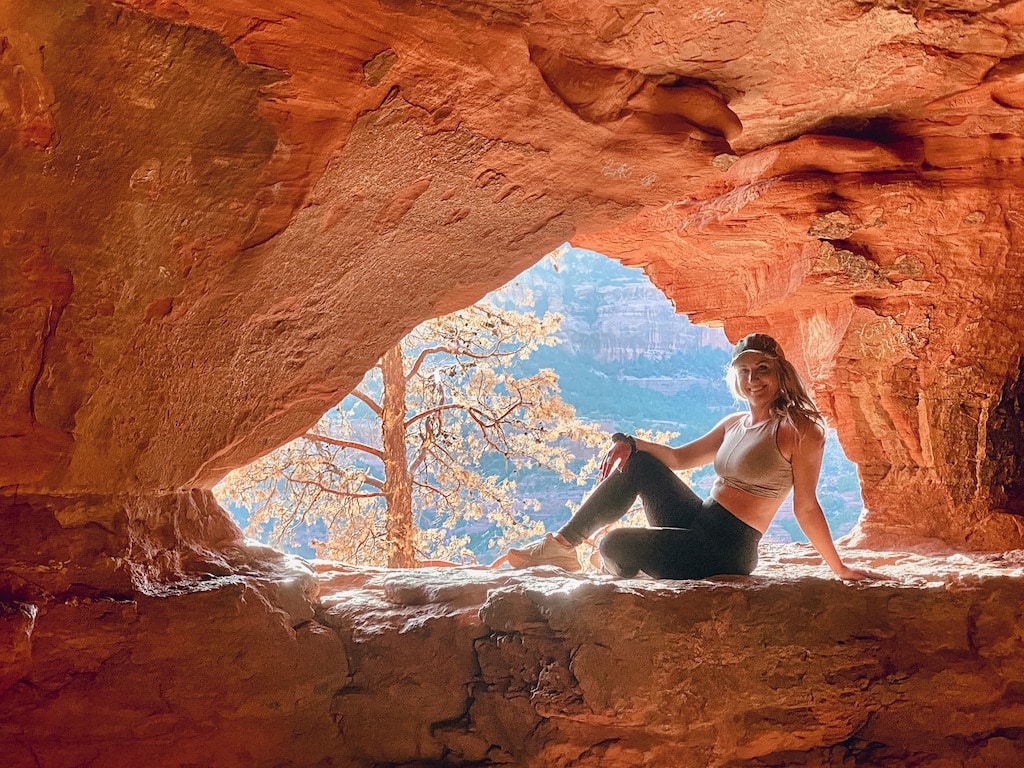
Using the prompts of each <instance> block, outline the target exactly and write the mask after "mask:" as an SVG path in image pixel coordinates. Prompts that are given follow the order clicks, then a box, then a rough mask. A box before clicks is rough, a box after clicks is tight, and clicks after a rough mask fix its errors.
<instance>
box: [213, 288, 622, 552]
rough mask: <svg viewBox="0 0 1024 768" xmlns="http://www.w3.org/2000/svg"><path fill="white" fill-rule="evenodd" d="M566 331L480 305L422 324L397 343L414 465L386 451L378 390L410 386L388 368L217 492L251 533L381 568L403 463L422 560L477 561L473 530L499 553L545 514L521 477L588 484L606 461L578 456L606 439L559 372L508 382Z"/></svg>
mask: <svg viewBox="0 0 1024 768" xmlns="http://www.w3.org/2000/svg"><path fill="white" fill-rule="evenodd" d="M519 300H520V302H528V301H529V297H528V296H525V297H520V298H519ZM560 322H561V318H560V317H559V316H558V315H555V314H546V315H544V316H542V317H537V316H534V315H531V314H528V313H524V312H518V311H515V310H513V309H507V308H502V307H499V306H496V305H493V304H485V303H481V304H477V305H475V306H472V307H469V308H467V309H464V310H461V311H459V312H455V313H453V314H451V315H447V316H445V317H441V318H437V319H436V320H431V321H428V322H426V323H424V324H423V325H421V326H419V327H418V328H416V329H415V330H414V331H413V332H412V333H410V334H409V335H408V336H407V337H406V338H405V339H403V340H402V342H401V349H402V353H403V361H404V362H403V369H404V377H405V380H404V388H405V393H406V394H405V403H406V417H405V434H406V441H405V443H406V450H405V452H404V455H400V456H398V455H389V454H388V452H387V451H386V450H385V447H384V446H383V445H382V441H381V434H380V416H381V413H382V411H381V400H382V397H381V396H382V393H383V392H384V391H385V389H386V388H387V387H389V386H392V387H399V386H402V385H403V382H389V381H387V380H385V379H384V378H383V374H382V370H381V366H380V365H378V366H377V367H376V368H375V369H373V370H371V371H370V372H369V373H367V375H366V377H364V379H363V381H362V382H361V383H360V384H359V386H358V387H357V388H356V390H355V391H354V392H353V393H352V394H351V395H349V396H348V397H347V398H345V400H343V401H342V402H341V403H340V404H339V405H338V406H336V407H335V408H333V409H331V410H330V411H328V413H326V414H325V415H324V416H323V418H322V419H321V420H320V422H319V423H318V424H317V425H316V426H315V427H314V428H313V429H311V430H310V431H309V432H308V433H307V434H306V435H305V436H303V437H300V438H299V439H297V440H294V441H293V442H291V443H288V444H287V445H284V446H282V447H281V448H279V449H277V450H276V451H274V452H273V453H271V454H269V455H267V456H265V457H264V458H262V459H260V460H258V461H256V462H254V463H253V464H250V465H249V466H247V467H244V468H242V469H239V470H236V471H235V472H233V473H231V474H230V475H229V476H228V477H227V478H226V479H225V480H224V482H223V483H221V484H220V485H219V486H218V488H217V489H216V490H217V493H218V496H219V497H220V498H221V500H222V503H224V504H225V505H226V506H228V507H242V508H244V509H246V510H248V514H249V523H248V527H247V532H248V533H249V534H250V535H253V536H256V537H260V538H265V539H268V540H269V541H270V542H271V543H275V544H288V543H295V542H296V541H297V538H298V537H299V536H301V535H308V532H309V531H316V532H319V533H320V535H319V536H318V540H316V541H315V542H311V543H314V545H315V546H316V549H317V553H318V555H319V556H320V557H328V558H332V559H337V560H343V561H346V562H351V563H355V564H367V565H371V564H373V565H379V564H383V563H385V562H386V561H387V552H388V547H387V541H386V537H385V522H386V515H387V507H386V499H385V490H386V487H387V479H388V472H389V469H390V470H391V471H392V472H397V471H398V469H399V465H398V464H397V462H405V468H407V470H408V472H409V474H411V475H412V477H413V487H412V489H411V490H410V493H411V494H412V499H411V502H412V509H413V510H414V514H415V516H416V517H417V519H418V522H419V524H418V525H417V527H416V530H415V531H414V533H413V535H414V537H415V540H414V542H413V545H414V547H415V549H416V551H417V553H418V554H419V556H420V558H421V559H441V560H448V561H453V562H462V563H468V562H474V561H475V556H474V555H473V553H472V552H471V551H470V548H469V542H470V534H469V531H470V530H471V529H475V530H477V531H478V532H482V531H484V530H486V531H489V532H490V536H489V541H488V544H489V548H492V549H496V550H503V549H506V548H507V547H508V546H511V545H514V544H516V543H519V542H521V541H525V540H528V539H531V538H535V537H536V536H538V535H540V534H542V533H543V525H542V523H541V522H540V521H538V520H535V519H533V518H532V517H531V513H535V512H536V511H537V510H538V509H539V508H540V504H539V502H537V501H536V500H533V499H525V498H521V497H520V495H519V494H518V489H517V484H516V480H515V478H516V476H517V475H519V474H522V473H524V472H531V471H534V470H537V469H542V470H546V471H548V472H550V473H553V474H554V475H556V476H557V477H559V478H560V479H561V480H562V481H564V482H575V483H577V484H579V485H582V484H583V483H585V482H587V480H588V478H590V477H591V476H592V475H593V472H594V470H595V468H596V458H595V459H591V460H590V461H589V462H581V460H580V459H579V458H578V454H579V453H581V452H584V451H586V452H587V453H590V454H593V450H592V448H593V446H596V445H599V444H601V443H602V442H604V441H605V440H606V439H607V438H606V434H605V433H604V431H603V430H600V429H598V428H597V427H596V426H595V425H592V424H588V423H585V422H583V421H582V420H580V419H578V418H577V417H576V413H575V409H574V408H573V407H572V406H571V405H569V404H568V403H566V402H564V401H563V400H562V399H561V396H560V390H559V387H558V376H557V375H556V374H555V372H554V371H552V370H550V369H541V370H539V371H537V372H536V373H533V374H530V375H515V374H514V373H513V372H512V366H513V365H514V364H515V363H517V362H520V361H524V360H526V359H527V358H529V356H530V355H531V354H532V353H533V352H534V351H536V350H537V349H538V348H539V347H540V346H541V345H553V344H555V343H557V337H556V336H555V333H556V331H557V329H558V326H559V323H560ZM388 491H389V492H393V491H392V490H391V489H390V488H388Z"/></svg>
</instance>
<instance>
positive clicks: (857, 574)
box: [835, 565, 888, 581]
mask: <svg viewBox="0 0 1024 768" xmlns="http://www.w3.org/2000/svg"><path fill="white" fill-rule="evenodd" d="M835 573H836V576H838V577H839V578H840V579H842V580H843V581H864V580H866V579H886V578H888V576H886V575H885V574H884V573H878V572H877V571H861V570H858V569H856V568H850V567H849V566H847V565H844V566H841V567H840V568H839V569H838V570H837V571H836V572H835Z"/></svg>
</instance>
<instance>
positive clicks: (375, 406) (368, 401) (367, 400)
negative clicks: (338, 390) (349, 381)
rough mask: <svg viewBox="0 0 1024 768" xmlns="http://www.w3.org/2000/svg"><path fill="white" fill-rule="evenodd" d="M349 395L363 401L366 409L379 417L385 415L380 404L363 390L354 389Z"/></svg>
mask: <svg viewBox="0 0 1024 768" xmlns="http://www.w3.org/2000/svg"><path fill="white" fill-rule="evenodd" d="M349 394H350V395H352V397H354V398H356V399H357V400H361V401H362V402H363V403H364V404H365V405H366V407H367V408H369V409H370V410H371V411H373V412H374V413H375V414H377V416H380V415H381V413H383V411H381V408H380V404H379V403H378V402H377V401H376V400H374V399H373V398H372V397H370V396H369V395H368V394H366V393H365V392H363V391H362V390H361V389H353V390H352V391H351V392H349Z"/></svg>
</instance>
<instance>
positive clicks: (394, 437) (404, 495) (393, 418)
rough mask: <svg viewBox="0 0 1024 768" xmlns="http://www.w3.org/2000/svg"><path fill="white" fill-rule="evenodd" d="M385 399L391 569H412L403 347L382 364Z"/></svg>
mask: <svg viewBox="0 0 1024 768" xmlns="http://www.w3.org/2000/svg"><path fill="white" fill-rule="evenodd" d="M381 373H382V379H383V383H384V397H383V403H382V404H381V410H382V414H381V433H382V437H383V449H384V498H385V501H386V502H387V506H388V510H387V525H386V529H385V530H386V534H387V551H388V567H389V568H413V567H415V566H416V552H415V549H414V548H413V519H412V475H411V474H409V454H408V451H407V448H406V439H405V438H406V435H405V413H406V406H405V396H406V392H405V368H404V367H403V364H402V347H401V345H400V344H396V345H395V346H394V347H392V348H391V349H389V350H388V351H387V353H385V355H384V358H383V360H382V361H381Z"/></svg>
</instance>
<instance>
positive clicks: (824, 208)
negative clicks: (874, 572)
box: [0, 0, 1024, 548]
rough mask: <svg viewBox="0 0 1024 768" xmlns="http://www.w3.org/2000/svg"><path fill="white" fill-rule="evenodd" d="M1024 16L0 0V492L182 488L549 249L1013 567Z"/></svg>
mask: <svg viewBox="0 0 1024 768" xmlns="http://www.w3.org/2000/svg"><path fill="white" fill-rule="evenodd" d="M1022 109H1024V3H1022V2H1003V3H984V2H976V1H974V0H952V1H950V2H946V1H944V0H935V1H927V0H926V1H924V2H902V1H900V0H896V1H894V2H877V3H876V2H865V1H856V0H838V1H836V0H828V1H827V2H826V1H825V0H817V1H814V0H812V1H811V2H779V1H777V2H749V0H726V1H725V2H721V3H716V4H708V3H706V2H696V1H692V2H691V1H689V0H664V1H662V2H644V3H639V2H614V3H613V2H601V1H599V0H591V1H590V2H580V1H578V0H577V1H575V2H574V1H573V0H564V1H562V0H545V1H544V2H534V3H522V2H506V1H505V0H493V1H490V2H489V1H487V0H483V1H480V2H472V1H469V0H467V1H466V2H444V3H439V2H402V1H400V0H393V1H392V2H371V1H370V0H360V2H347V3H340V2H310V0H264V1H262V2H257V1H256V0H244V1H243V0H202V1H200V0H177V1H175V0H119V1H117V2H100V1H98V0H97V1H96V2H70V3H66V2H56V1H53V2H39V0H3V2H0V164H2V173H3V179H4V183H3V185H2V188H0V236H2V239H0V248H2V261H0V291H2V296H3V318H4V320H3V322H4V333H3V334H2V336H0V345H2V349H3V357H4V359H5V360H6V361H7V365H6V366H5V368H4V372H3V376H4V386H3V388H2V389H0V408H2V416H3V421H2V424H3V427H2V429H3V435H2V436H0V459H2V461H0V485H3V487H4V488H6V489H9V490H16V491H17V492H18V493H22V494H25V493H30V494H51V493H52V494H58V495H62V496H69V495H72V496H73V495H78V494H99V495H109V494H118V493H141V494H154V493H158V494H166V493H177V492H179V491H187V490H188V489H192V488H199V489H204V488H209V487H210V486H211V485H212V484H213V483H214V482H216V480H217V479H218V478H220V477H221V476H222V475H223V474H224V473H225V472H227V471H228V470H230V469H231V468H233V467H236V466H240V465H242V464H244V463H245V462H247V461H249V460H251V459H253V458H254V457H256V456H257V455H259V454H261V453H262V452H265V451H266V450H268V449H270V448H272V447H273V446H275V445H278V444H280V443H282V442H284V441H286V440H287V439H289V438H290V437H292V436H293V435H295V434H297V433H299V432H301V431H302V430H304V429H305V428H306V427H307V426H308V425H309V424H310V423H312V422H313V421H314V420H315V419H316V418H317V417H318V416H319V415H320V414H321V413H322V412H323V411H324V410H326V409H327V408H328V407H329V406H330V405H331V404H333V403H334V402H336V401H337V400H338V399H339V397H340V396H341V395H343V394H344V393H345V392H346V391H347V389H348V388H350V387H351V386H352V384H353V383H354V382H355V381H356V380H357V378H358V377H359V376H360V375H361V374H362V372H363V371H364V370H365V369H366V368H367V367H368V366H369V365H370V364H371V363H372V362H373V361H374V359H375V358H376V356H377V355H378V354H379V353H380V352H381V350H383V349H384V348H386V347H387V346H388V345H389V344H390V343H392V342H393V341H394V340H395V339H397V338H398V337H400V336H401V335H402V334H404V333H405V332H406V331H407V330H408V329H409V328H411V327H412V326H413V325H415V324H416V323H418V322H419V321H421V320H423V319H425V318H427V317H430V316H432V315H436V314H438V313H442V312H446V311H449V310H452V309H454V308H456V307H459V306H463V305H465V304H467V303H469V302H472V301H474V300H476V299H477V298H479V297H480V296H482V295H483V294H484V293H485V292H486V291H488V290H489V289H492V288H494V287H496V286H498V285H500V284H502V283H503V282H505V281H507V280H508V279H510V278H512V277H513V276H515V275H516V274H517V273H518V272H520V271H521V270H523V269H524V268H526V267H528V266H529V265H530V264H532V263H533V262H534V261H536V260H537V259H538V258H539V257H540V256H541V255H543V254H544V253H546V252H547V251H550V250H551V249H553V248H554V247H556V246H558V245H559V244H560V243H562V242H564V241H566V240H569V241H571V242H573V243H574V244H578V245H582V246H586V247H590V248H594V249H596V250H599V251H602V252H604V253H607V254H609V255H610V256H612V257H614V258H617V259H620V260H622V261H623V262H625V263H626V264H630V265H636V266H640V267H643V269H644V270H645V271H646V272H647V274H648V275H649V276H650V277H651V279H652V280H653V281H654V282H655V283H656V284H657V285H658V286H659V287H660V288H661V289H662V290H664V292H665V293H666V294H667V295H668V296H669V297H670V298H671V299H672V300H673V301H674V302H675V305H676V307H677V308H678V310H679V311H681V312H686V313H688V314H690V315H691V317H693V318H694V319H696V320H697V321H700V322H705V323H712V324H724V327H725V329H726V331H727V333H728V334H729V335H730V336H731V337H733V338H735V337H736V336H738V335H740V334H742V333H745V332H747V331H749V330H762V329H763V330H769V331H771V332H773V333H775V334H776V335H777V336H779V337H780V339H782V340H783V341H784V344H785V346H786V348H787V349H788V350H789V351H790V355H791V356H792V357H794V358H795V359H796V360H797V361H798V363H799V364H800V365H801V366H802V367H803V370H804V371H805V372H806V373H807V374H808V375H809V376H810V377H811V378H812V379H813V381H814V383H815V389H816V391H817V393H818V398H819V400H820V401H821V402H822V404H823V405H824V407H825V408H826V409H827V410H828V411H829V412H830V414H831V415H832V417H833V418H834V421H835V424H836V425H837V427H838V429H839V432H840V436H841V440H842V442H843V444H844V446H845V448H846V450H847V451H848V453H849V454H850V455H851V457H852V458H853V459H855V460H856V461H857V462H858V463H859V465H860V469H861V476H862V481H863V485H864V494H865V500H866V505H867V507H868V509H869V512H870V514H869V515H867V516H866V518H865V521H864V525H863V531H862V534H863V536H864V537H865V538H864V540H865V541H870V540H875V541H882V540H884V539H885V537H886V536H889V535H894V536H897V537H911V536H924V537H938V538H941V539H944V540H945V541H947V542H951V543H955V544H958V545H966V546H973V547H977V548H988V547H1004V546H1006V545H1007V544H1008V543H1012V542H1019V541H1020V540H1021V535H1022V530H1024V526H1022V524H1021V521H1020V518H1019V517H1018V516H1017V515H1014V514H1006V513H1007V512H1010V513H1014V512H1015V513H1018V514H1019V513H1020V512H1021V511H1022V507H1024V482H1022V480H1021V470H1020V462H1021V460H1022V459H1021V454H1022V444H1021V437H1020V420H1021V410H1022V406H1021V402H1022V400H1021V399H1022V397H1024V393H1022V386H1024V385H1022V383H1021V379H1022V377H1021V368H1020V359H1021V353H1022V346H1024V341H1022V339H1024V335H1022V333H1021V325H1022V321H1021V319H1020V313H1019V312H1018V311H1017V310H1018V309H1019V308H1020V306H1021V304H1022V301H1021V299H1022V294H1024V279H1022V278H1024V266H1022V261H1021V258H1020V255H1021V245H1020V236H1021V234H1020V233H1021V227H1020V224H1021V216H1022V215H1024V214H1022V213H1021V205H1020V199H1019V198H1020V195H1021V192H1020V191H1019V190H1020V184H1019V182H1020V178H1021V159H1022V156H1024V138H1022V136H1024V111H1022Z"/></svg>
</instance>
